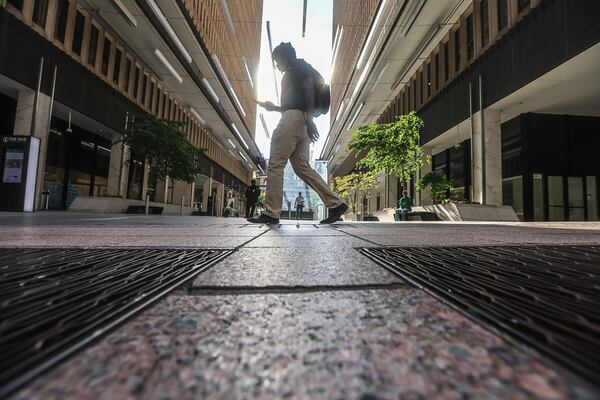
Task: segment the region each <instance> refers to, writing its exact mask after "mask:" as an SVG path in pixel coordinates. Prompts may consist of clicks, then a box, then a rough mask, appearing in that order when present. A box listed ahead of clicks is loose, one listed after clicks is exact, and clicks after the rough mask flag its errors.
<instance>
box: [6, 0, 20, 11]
mask: <svg viewBox="0 0 600 400" xmlns="http://www.w3.org/2000/svg"><path fill="white" fill-rule="evenodd" d="M8 4H10V5H11V6H13V7H14V8H16V9H17V10H19V11H23V0H8Z"/></svg>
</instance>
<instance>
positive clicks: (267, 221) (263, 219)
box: [246, 214, 279, 225]
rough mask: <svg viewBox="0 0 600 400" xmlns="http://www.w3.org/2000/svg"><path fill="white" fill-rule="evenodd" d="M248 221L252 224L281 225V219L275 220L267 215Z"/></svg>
mask: <svg viewBox="0 0 600 400" xmlns="http://www.w3.org/2000/svg"><path fill="white" fill-rule="evenodd" d="M246 221H248V222H252V223H253V224H268V225H271V224H278V223H279V218H273V217H269V216H268V215H266V214H260V215H259V216H257V217H252V218H248V219H246Z"/></svg>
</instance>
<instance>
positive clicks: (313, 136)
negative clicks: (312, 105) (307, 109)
mask: <svg viewBox="0 0 600 400" xmlns="http://www.w3.org/2000/svg"><path fill="white" fill-rule="evenodd" d="M306 131H307V132H308V136H309V137H310V140H311V141H312V142H316V141H317V140H319V131H318V129H317V125H315V121H313V119H312V116H310V115H308V114H306Z"/></svg>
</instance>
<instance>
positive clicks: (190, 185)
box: [188, 182, 196, 209]
mask: <svg viewBox="0 0 600 400" xmlns="http://www.w3.org/2000/svg"><path fill="white" fill-rule="evenodd" d="M188 187H189V188H190V191H189V197H188V199H189V203H190V207H192V209H193V208H194V201H195V199H194V189H195V188H196V182H192V183H191V184H189V185H188Z"/></svg>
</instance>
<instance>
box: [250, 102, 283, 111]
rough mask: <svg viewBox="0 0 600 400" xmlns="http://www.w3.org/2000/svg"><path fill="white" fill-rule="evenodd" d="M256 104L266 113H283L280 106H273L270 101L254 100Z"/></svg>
mask: <svg viewBox="0 0 600 400" xmlns="http://www.w3.org/2000/svg"><path fill="white" fill-rule="evenodd" d="M256 104H258V105H259V106H261V107H262V108H264V109H265V110H267V111H277V112H282V111H283V110H282V109H281V107H280V106H276V105H275V104H273V103H272V102H270V101H258V100H256Z"/></svg>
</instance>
